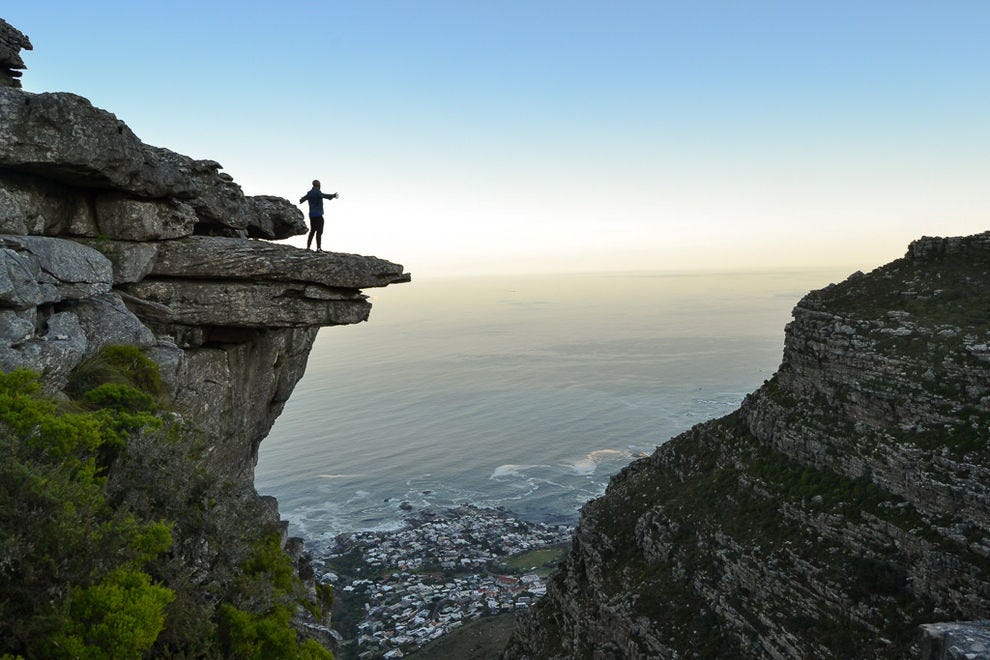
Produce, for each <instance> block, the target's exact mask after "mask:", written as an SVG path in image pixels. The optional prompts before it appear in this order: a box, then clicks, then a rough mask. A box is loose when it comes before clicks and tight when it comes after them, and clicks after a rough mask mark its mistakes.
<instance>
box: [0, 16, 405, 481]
mask: <svg viewBox="0 0 990 660" xmlns="http://www.w3.org/2000/svg"><path fill="white" fill-rule="evenodd" d="M25 46H28V47H29V46H30V44H29V42H28V41H27V38H26V37H24V36H23V35H21V34H20V33H19V32H17V31H16V30H14V29H13V28H11V27H10V26H9V25H8V24H6V23H3V22H2V21H0V69H2V68H3V67H8V68H9V67H15V66H17V67H23V62H22V61H21V60H20V56H19V54H18V52H19V50H20V48H22V47H25ZM15 82H16V81H15ZM305 232H306V224H305V222H304V220H303V215H302V213H301V212H300V211H299V209H298V208H296V206H295V205H293V204H292V203H291V202H289V201H288V200H285V199H281V198H278V197H271V196H258V197H248V196H245V195H244V194H243V193H242V192H241V189H240V187H239V186H237V184H235V183H234V182H233V180H232V179H231V178H230V177H229V176H228V175H226V174H224V173H223V172H221V171H220V165H219V164H218V163H216V162H214V161H208V160H194V159H192V158H189V157H187V156H183V155H181V154H177V153H174V152H172V151H169V150H167V149H162V148H159V147H152V146H149V145H146V144H144V143H143V142H141V141H140V140H139V139H138V138H137V136H135V135H134V133H133V132H132V131H131V130H130V129H129V128H128V127H127V126H126V125H125V124H124V123H123V122H122V121H120V120H119V119H117V117H115V116H114V115H112V114H111V113H109V112H107V111H105V110H101V109H99V108H95V107H93V105H92V104H91V103H90V102H89V101H87V100H86V99H84V98H82V97H80V96H76V95H74V94H67V93H46V94H33V93H29V92H25V91H23V90H21V89H18V88H17V87H16V86H14V85H11V84H8V85H7V86H3V85H0V369H3V370H10V369H14V368H18V367H24V368H29V369H33V370H36V371H40V372H41V373H42V382H43V385H44V387H45V389H46V390H47V391H48V392H49V393H58V392H59V391H60V390H61V389H62V388H63V387H65V385H66V381H67V378H68V375H69V373H70V372H71V371H72V370H73V369H74V368H75V367H76V366H78V365H79V364H80V362H81V361H82V360H84V359H85V358H87V357H89V356H91V355H93V354H95V353H96V352H98V351H99V350H100V349H101V348H102V347H104V346H106V345H109V344H131V345H135V346H139V347H140V348H142V349H143V350H145V351H146V353H147V354H148V355H149V356H150V357H152V358H153V359H154V360H155V361H156V362H158V363H159V365H160V366H161V368H162V373H163V375H164V377H165V379H166V381H167V383H168V386H169V388H170V390H171V395H172V400H173V401H174V403H175V405H176V406H177V408H178V410H179V412H180V413H182V414H183V415H184V416H186V417H187V418H188V419H189V420H192V421H194V422H195V423H196V424H197V425H199V426H201V427H202V428H206V429H210V431H211V437H213V439H214V442H215V446H214V447H211V448H210V449H211V451H212V452H213V454H214V455H216V456H219V457H221V458H222V461H220V462H219V463H220V464H224V465H227V466H229V469H230V473H231V476H236V477H237V478H238V479H242V480H243V481H244V483H245V484H250V483H251V480H252V477H253V469H254V464H255V461H256V459H257V448H258V444H259V443H260V442H261V440H262V438H264V437H265V436H266V435H267V433H268V431H269V430H270V428H271V426H272V423H273V422H274V420H275V418H276V417H277V416H278V414H279V413H280V412H281V410H282V406H283V405H284V403H285V401H286V399H288V397H289V394H290V393H291V392H292V388H293V387H294V386H295V384H296V382H297V381H298V380H299V378H300V377H301V376H302V374H303V371H304V369H305V366H306V358H307V355H308V353H309V350H310V347H311V346H312V343H313V340H314V338H315V336H316V331H317V329H318V328H319V327H321V326H328V325H339V324H345V323H358V322H361V321H364V320H366V319H367V318H368V314H369V311H370V309H371V305H370V303H368V301H367V298H366V296H364V295H362V293H361V289H364V288H368V287H381V286H387V285H388V284H391V283H394V282H403V281H408V279H409V276H408V275H406V274H404V273H403V269H402V266H399V265H397V264H394V263H391V262H388V261H385V260H383V259H378V258H375V257H363V256H359V255H351V254H338V253H329V252H325V253H314V252H309V251H307V250H301V249H297V248H294V247H291V246H288V245H279V244H273V243H268V242H266V241H263V240H251V239H253V238H264V239H278V238H287V237H289V236H293V235H297V234H301V233H305Z"/></svg>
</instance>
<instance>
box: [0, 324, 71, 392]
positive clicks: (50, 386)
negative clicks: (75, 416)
mask: <svg viewBox="0 0 990 660" xmlns="http://www.w3.org/2000/svg"><path fill="white" fill-rule="evenodd" d="M85 354H86V333H85V332H84V331H83V329H82V327H81V326H80V325H79V321H78V319H77V318H76V316H75V314H72V313H70V312H60V313H58V314H54V315H52V316H51V317H50V318H49V319H48V322H47V324H46V332H45V334H44V335H42V336H40V337H32V338H30V339H27V340H24V341H20V342H15V343H11V344H7V343H4V342H0V371H12V370H14V369H30V370H32V371H36V372H38V373H40V374H41V386H42V389H43V390H44V391H45V392H46V393H48V394H54V393H55V392H58V391H60V390H62V389H64V388H65V385H66V383H67V382H68V380H69V373H71V372H72V370H73V369H75V368H76V367H77V366H78V365H79V363H80V362H82V359H83V356H84V355H85Z"/></svg>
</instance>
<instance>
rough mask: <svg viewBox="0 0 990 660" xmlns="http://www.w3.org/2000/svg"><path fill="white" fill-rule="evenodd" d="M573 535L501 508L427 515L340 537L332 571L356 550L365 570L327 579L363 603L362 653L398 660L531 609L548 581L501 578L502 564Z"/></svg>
mask: <svg viewBox="0 0 990 660" xmlns="http://www.w3.org/2000/svg"><path fill="white" fill-rule="evenodd" d="M571 531H572V530H571V528H570V527H568V526H566V525H559V526H558V525H546V524H542V523H537V524H531V523H527V522H524V521H521V520H518V519H515V518H512V517H511V516H510V515H508V514H507V513H505V512H504V511H502V510H498V509H481V508H477V507H470V506H465V507H458V508H453V509H443V510H438V511H424V512H420V513H418V514H416V515H413V516H410V517H408V518H407V519H406V521H405V526H404V527H403V528H402V529H400V530H396V531H389V532H357V533H354V534H347V535H342V536H340V537H338V538H337V542H336V546H335V547H334V548H333V552H332V554H330V555H328V556H326V557H325V560H326V561H327V566H330V567H333V566H334V565H335V562H334V561H333V560H334V558H335V557H340V556H342V555H345V554H350V555H351V556H354V552H355V551H357V552H358V553H360V557H361V565H362V566H361V568H360V569H359V570H356V571H355V575H354V576H351V577H350V578H343V577H338V576H337V575H336V574H334V573H327V574H325V575H324V579H326V580H327V581H331V582H333V583H334V585H335V588H336V589H337V590H339V591H343V592H344V593H346V594H349V595H351V596H355V597H357V600H359V601H362V602H363V607H364V615H365V616H364V619H363V620H362V621H361V622H360V623H358V624H357V651H358V654H359V655H365V654H367V655H366V656H365V657H386V658H398V657H402V655H403V653H405V652H409V651H411V650H414V649H417V648H419V647H421V646H423V645H424V644H426V643H427V642H429V641H431V640H433V639H436V638H437V637H440V636H441V635H445V634H447V633H448V632H450V631H451V630H453V629H455V628H457V627H458V626H461V625H463V624H464V623H465V622H467V621H470V620H472V619H476V618H478V617H481V616H485V615H488V614H497V613H503V612H511V611H513V610H515V609H518V608H527V607H529V606H530V605H531V604H532V603H533V602H534V601H535V600H536V599H538V598H539V597H540V596H542V595H544V594H545V593H546V586H545V585H544V583H543V581H542V579H541V578H540V577H539V576H538V575H536V574H535V573H527V574H524V575H505V574H500V572H499V569H500V567H501V566H502V564H501V562H502V560H504V559H505V558H506V557H508V556H511V555H516V554H519V553H522V552H525V551H528V550H534V549H539V548H543V547H546V546H549V545H555V544H559V543H562V542H565V541H568V540H570V536H571ZM357 575H364V576H365V577H357Z"/></svg>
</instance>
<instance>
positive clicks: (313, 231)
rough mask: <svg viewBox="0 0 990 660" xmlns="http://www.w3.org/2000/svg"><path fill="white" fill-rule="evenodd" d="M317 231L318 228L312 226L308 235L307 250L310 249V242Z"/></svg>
mask: <svg viewBox="0 0 990 660" xmlns="http://www.w3.org/2000/svg"><path fill="white" fill-rule="evenodd" d="M315 233H316V230H315V229H313V228H310V230H309V236H307V237H306V249H307V250H308V249H309V245H310V243H312V242H313V234H315ZM317 245H319V243H317Z"/></svg>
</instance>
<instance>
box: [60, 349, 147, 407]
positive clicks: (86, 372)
mask: <svg viewBox="0 0 990 660" xmlns="http://www.w3.org/2000/svg"><path fill="white" fill-rule="evenodd" d="M107 383H111V384H116V385H126V386H128V387H132V388H134V389H136V390H139V391H141V392H144V393H145V394H147V395H148V396H150V397H151V398H152V399H153V400H155V401H156V402H159V403H164V402H165V393H166V390H165V385H164V383H163V382H162V378H161V374H160V373H159V371H158V365H157V364H156V363H155V362H154V361H153V360H151V359H149V358H148V357H147V356H145V355H144V353H142V352H141V351H140V349H138V348H137V347H136V346H127V345H123V346H106V347H104V348H103V349H101V350H100V352H99V353H97V354H96V355H94V356H92V357H90V358H88V359H87V360H84V361H83V363H82V364H80V365H79V366H78V367H76V368H75V370H73V372H72V374H71V376H70V377H69V384H68V385H67V386H66V388H65V391H66V393H67V394H69V395H70V396H73V397H75V398H81V397H82V396H83V395H85V394H86V393H87V392H89V391H90V390H92V389H94V388H96V387H99V386H100V385H105V384H107Z"/></svg>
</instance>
